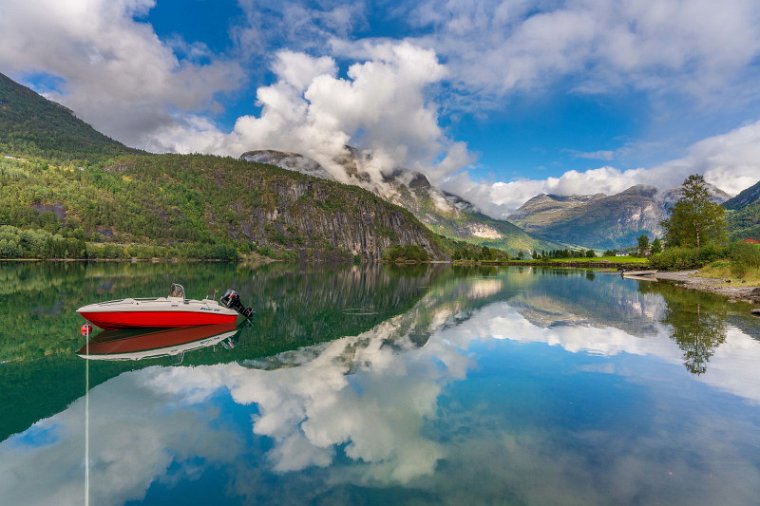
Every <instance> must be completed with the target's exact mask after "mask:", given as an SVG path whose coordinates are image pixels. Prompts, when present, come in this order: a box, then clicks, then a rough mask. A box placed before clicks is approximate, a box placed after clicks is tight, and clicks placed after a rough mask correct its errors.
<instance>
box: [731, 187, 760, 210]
mask: <svg viewBox="0 0 760 506" xmlns="http://www.w3.org/2000/svg"><path fill="white" fill-rule="evenodd" d="M758 200H760V181H758V182H757V183H755V184H754V185H752V186H750V187H749V188H747V189H746V190H743V191H741V192H740V193H739V194H738V195H737V196H736V197H734V198H732V199H728V200H727V201H725V202H723V204H722V205H723V207H725V208H726V209H731V210H732V211H738V210H740V209H744V208H745V207H747V206H749V205H751V204H754V203H756V202H757V201H758Z"/></svg>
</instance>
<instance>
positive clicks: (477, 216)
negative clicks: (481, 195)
mask: <svg viewBox="0 0 760 506" xmlns="http://www.w3.org/2000/svg"><path fill="white" fill-rule="evenodd" d="M371 156H372V154H371V152H369V151H361V150H359V149H356V148H353V147H351V146H346V149H345V151H344V153H343V154H342V155H341V156H340V157H338V159H336V160H335V162H336V164H337V165H338V166H340V168H341V170H342V171H343V173H342V174H340V176H342V177H341V178H340V179H339V178H337V177H336V176H335V175H333V174H332V173H331V172H330V171H329V170H328V169H327V168H325V167H324V166H322V165H321V164H319V163H318V162H316V161H315V160H313V159H311V158H308V157H306V156H303V155H300V154H298V153H288V152H282V151H275V150H255V151H249V152H246V153H243V154H242V155H241V157H240V158H241V159H242V160H246V161H249V162H257V163H267V164H271V165H276V166H278V167H281V168H284V169H287V170H292V171H295V172H300V173H302V174H307V175H310V176H315V177H318V178H321V179H327V180H333V181H336V180H340V181H342V182H345V183H348V184H351V185H355V186H359V187H361V188H364V189H366V190H368V191H370V192H372V193H374V194H375V195H378V196H379V197H381V198H383V199H385V200H387V201H389V202H392V203H394V204H396V205H399V206H401V207H404V208H405V209H408V210H409V211H411V212H412V213H413V214H414V215H415V216H416V217H417V218H418V219H419V220H420V221H422V223H424V224H425V225H427V226H428V227H429V228H430V229H431V230H433V231H434V232H436V233H438V234H441V235H443V236H445V237H450V238H453V239H458V240H464V241H468V242H471V243H474V244H479V245H485V246H490V247H495V248H500V249H503V250H507V251H509V252H511V253H512V254H516V253H517V252H519V251H522V252H524V253H529V252H531V251H534V250H539V249H544V250H549V249H556V248H564V247H566V245H565V244H561V243H558V242H556V241H549V240H543V239H537V238H535V237H532V236H531V235H530V234H528V233H526V232H525V231H524V230H522V229H520V228H519V227H518V226H516V225H514V224H513V223H510V222H508V221H505V220H497V219H494V218H491V217H489V216H486V215H485V214H483V213H481V212H480V211H479V210H478V209H477V208H476V207H475V206H474V205H473V204H472V203H470V202H468V201H466V200H464V199H462V198H461V197H458V196H456V195H453V194H451V193H448V192H445V191H441V190H439V189H438V188H436V187H435V186H433V185H432V184H431V183H430V181H429V180H428V178H427V177H426V176H425V175H424V174H422V173H420V172H416V171H413V170H408V169H404V168H397V169H396V170H394V171H392V172H391V173H384V174H381V175H379V176H378V174H376V173H375V174H373V173H371V172H370V170H368V169H367V165H368V164H369V163H370V162H371ZM373 176H374V177H373Z"/></svg>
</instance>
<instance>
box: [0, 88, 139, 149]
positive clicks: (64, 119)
mask: <svg viewBox="0 0 760 506" xmlns="http://www.w3.org/2000/svg"><path fill="white" fill-rule="evenodd" d="M136 152H137V150H135V149H131V148H128V147H126V146H125V145H123V144H121V143H120V142H117V141H115V140H113V139H111V138H109V137H106V136H105V135H103V134H101V133H100V132H98V131H97V130H95V129H94V128H92V127H91V126H90V125H88V124H87V123H85V122H84V121H82V120H80V119H78V118H77V117H76V116H75V115H74V113H73V112H72V111H71V110H69V109H67V108H66V107H64V106H62V105H60V104H57V103H55V102H52V101H50V100H47V99H46V98H44V97H42V96H40V95H39V94H37V93H35V92H34V91H32V90H30V89H29V88H27V87H25V86H22V85H20V84H18V83H16V82H15V81H13V80H12V79H10V78H8V77H7V76H5V75H3V74H0V154H3V153H13V154H16V155H19V154H24V155H31V156H42V157H45V158H50V159H72V158H87V157H91V156H93V155H117V154H125V153H136Z"/></svg>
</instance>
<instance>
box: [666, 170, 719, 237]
mask: <svg viewBox="0 0 760 506" xmlns="http://www.w3.org/2000/svg"><path fill="white" fill-rule="evenodd" d="M662 227H663V228H664V229H665V242H666V243H667V245H668V247H672V246H681V247H686V248H701V247H702V246H705V245H707V244H709V243H719V242H723V241H724V240H725V238H726V217H725V211H724V210H723V208H722V207H720V206H719V205H718V204H715V203H713V202H712V201H711V200H710V193H709V192H708V190H707V183H705V180H704V178H703V177H702V176H700V175H698V174H695V175H692V176H689V177H688V178H686V180H685V181H684V182H683V185H681V198H680V199H679V200H678V202H676V203H675V205H674V206H673V209H672V211H671V213H670V218H668V219H667V220H664V221H663V222H662Z"/></svg>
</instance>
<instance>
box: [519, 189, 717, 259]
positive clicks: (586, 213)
mask: <svg viewBox="0 0 760 506" xmlns="http://www.w3.org/2000/svg"><path fill="white" fill-rule="evenodd" d="M710 191H711V195H712V199H713V201H715V202H723V201H724V200H726V199H727V198H728V195H727V194H725V193H724V192H722V191H721V190H720V189H718V188H716V187H710ZM679 198H680V189H678V188H676V189H672V190H668V191H664V192H663V191H660V190H658V189H657V188H655V187H654V186H645V185H636V186H632V187H631V188H628V189H627V190H625V191H623V192H621V193H618V194H615V195H604V194H601V193H598V194H593V195H571V196H559V195H538V196H536V197H533V198H532V199H530V200H528V201H527V202H526V203H525V204H523V205H522V206H520V208H519V209H517V211H515V212H514V213H513V214H511V215H510V216H509V219H510V220H511V221H513V222H514V223H515V224H517V225H519V226H521V227H522V228H524V229H525V230H526V231H527V232H529V233H532V234H535V235H536V236H539V237H543V238H546V239H550V240H554V241H562V242H569V243H574V244H581V245H583V246H586V247H590V248H599V249H611V248H624V247H628V246H632V245H634V244H636V238H637V237H638V236H640V235H641V234H647V235H650V236H660V235H662V227H661V225H660V222H661V221H662V220H664V219H666V218H667V217H668V210H669V209H670V208H672V206H673V204H674V203H675V202H676V201H677V200H678V199H679Z"/></svg>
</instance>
